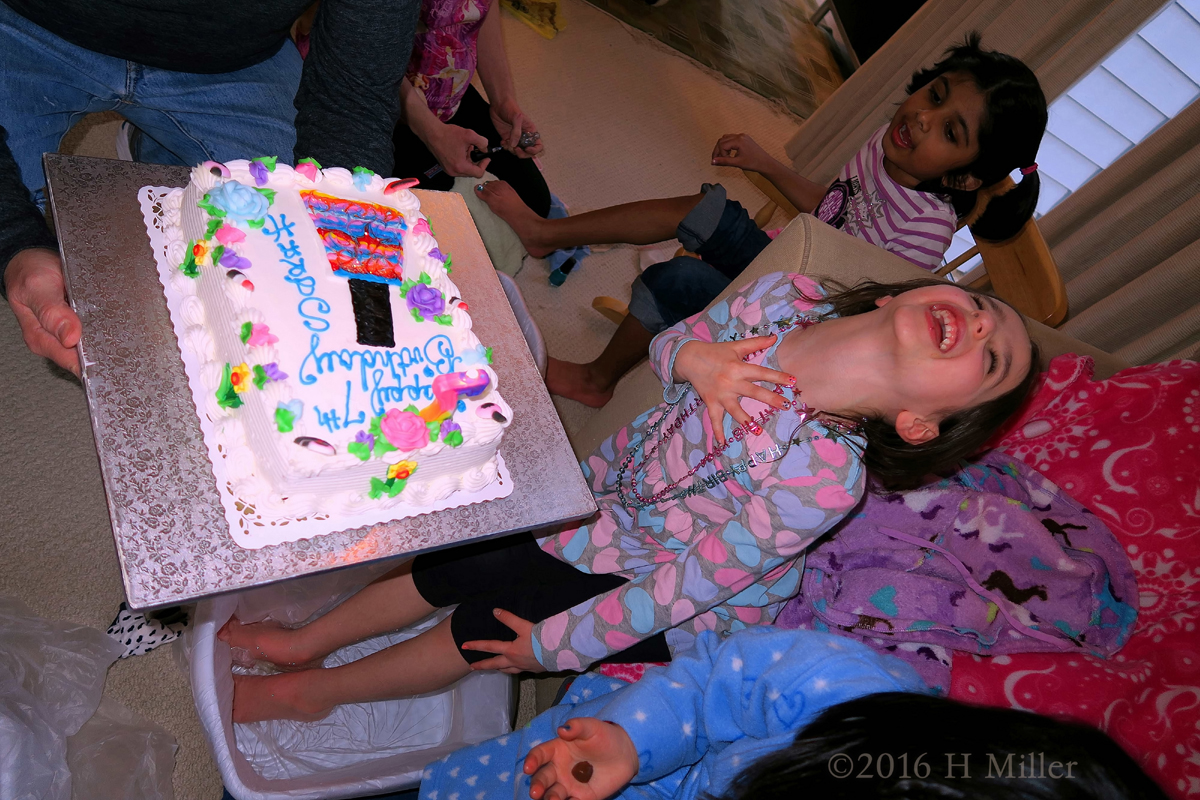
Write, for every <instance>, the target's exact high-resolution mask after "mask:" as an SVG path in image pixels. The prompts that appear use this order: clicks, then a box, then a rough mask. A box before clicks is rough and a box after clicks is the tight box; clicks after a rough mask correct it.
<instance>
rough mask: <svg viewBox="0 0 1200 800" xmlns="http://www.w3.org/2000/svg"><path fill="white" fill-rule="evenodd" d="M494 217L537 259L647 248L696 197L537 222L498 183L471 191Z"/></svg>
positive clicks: (670, 234) (669, 233) (670, 231)
mask: <svg viewBox="0 0 1200 800" xmlns="http://www.w3.org/2000/svg"><path fill="white" fill-rule="evenodd" d="M475 194H476V195H478V196H479V198H480V199H481V200H483V202H485V203H487V204H488V207H489V208H490V209H492V211H494V212H495V214H496V216H498V217H500V219H502V220H504V221H505V222H507V223H508V224H509V226H510V227H511V228H512V229H513V230H514V231H516V234H517V236H518V237H519V238H520V239H521V244H523V245H525V249H526V250H527V251H529V255H531V256H533V257H535V258H542V257H544V256H547V255H549V254H550V253H552V252H554V251H555V250H561V249H562V248H564V247H577V246H579V245H585V244H615V243H622V242H623V243H627V244H653V243H654V242H661V241H663V240H665V239H671V238H674V236H675V229H676V228H678V227H679V223H680V222H683V218H684V217H686V216H687V215H688V212H689V211H691V210H692V209H693V208H695V207H696V204H697V203H699V202H700V199H701V198H702V197H704V195H702V194H696V195H690V196H687V197H670V198H665V199H662V200H640V201H638V202H636V203H625V204H624V205H619V206H610V207H609V208H601V209H597V210H596V211H588V212H587V213H584V214H576V215H574V216H570V217H563V218H562V219H542V218H541V217H539V216H538V215H537V214H535V213H534V212H533V209H531V208H530V207H529V206H527V205H525V203H524V202H522V201H521V198H520V197H518V196H517V193H516V192H515V191H513V188H512V187H511V186H509V185H508V184H507V183H505V182H504V181H490V182H488V183H485V184H483V188H482V189H479V188H476V190H475Z"/></svg>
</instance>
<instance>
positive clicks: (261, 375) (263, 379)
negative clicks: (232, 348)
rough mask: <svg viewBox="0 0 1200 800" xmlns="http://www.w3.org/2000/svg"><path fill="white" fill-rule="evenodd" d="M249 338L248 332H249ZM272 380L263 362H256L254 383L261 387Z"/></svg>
mask: <svg viewBox="0 0 1200 800" xmlns="http://www.w3.org/2000/svg"><path fill="white" fill-rule="evenodd" d="M246 324H247V325H249V324H250V323H248V322H247V323H246ZM243 330H244V326H243ZM247 338H249V335H248V334H247ZM243 341H244V340H243ZM270 382H271V379H270V378H268V377H267V371H266V370H265V369H263V368H262V365H261V364H255V365H254V385H255V386H256V387H258V388H259V389H261V388H263V387H264V386H266V385H267V384H268V383H270Z"/></svg>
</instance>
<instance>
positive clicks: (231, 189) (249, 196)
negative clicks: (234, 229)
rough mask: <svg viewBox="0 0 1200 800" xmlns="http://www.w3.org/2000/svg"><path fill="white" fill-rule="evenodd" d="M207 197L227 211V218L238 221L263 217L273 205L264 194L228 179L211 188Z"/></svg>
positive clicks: (209, 200)
mask: <svg viewBox="0 0 1200 800" xmlns="http://www.w3.org/2000/svg"><path fill="white" fill-rule="evenodd" d="M205 197H207V198H208V202H210V203H212V204H213V205H214V206H216V207H217V208H219V209H221V210H222V211H224V212H225V217H226V219H231V220H234V221H236V222H248V221H250V220H252V219H262V217H263V215H264V214H266V213H267V209H268V208H270V207H271V201H269V200H267V198H266V196H265V195H264V194H262V193H261V192H257V191H255V190H254V189H251V188H250V187H249V186H245V185H243V184H240V183H238V182H237V181H226V182H225V183H222V184H221V185H220V186H218V187H216V188H214V189H211V190H209V193H208V194H207V195H205Z"/></svg>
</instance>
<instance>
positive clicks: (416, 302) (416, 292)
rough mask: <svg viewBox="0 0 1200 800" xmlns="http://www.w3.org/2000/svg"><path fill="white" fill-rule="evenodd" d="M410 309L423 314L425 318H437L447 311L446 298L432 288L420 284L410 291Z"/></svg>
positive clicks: (408, 298)
mask: <svg viewBox="0 0 1200 800" xmlns="http://www.w3.org/2000/svg"><path fill="white" fill-rule="evenodd" d="M407 300H408V307H409V308H410V309H414V308H415V309H416V310H417V311H420V312H421V316H423V317H436V316H437V315H438V314H441V313H442V312H443V311H445V310H446V298H444V297H442V293H441V292H439V291H438V290H437V289H434V288H433V287H432V286H429V285H428V284H424V283H418V284H417V285H416V286H414V287H412V288H411V289H409V290H408V297H407Z"/></svg>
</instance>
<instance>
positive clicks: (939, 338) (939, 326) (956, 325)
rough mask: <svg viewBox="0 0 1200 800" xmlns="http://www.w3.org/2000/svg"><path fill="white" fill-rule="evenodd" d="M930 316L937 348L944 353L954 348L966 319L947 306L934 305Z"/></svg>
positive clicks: (930, 310)
mask: <svg viewBox="0 0 1200 800" xmlns="http://www.w3.org/2000/svg"><path fill="white" fill-rule="evenodd" d="M929 318H930V321H931V326H930V332H931V333H932V335H933V341H934V343H935V344H936V345H937V349H938V350H940V351H941V352H943V353H948V352H950V351H951V350H953V349H954V345H956V344H958V339H959V336H960V335H961V334H962V329H963V322H964V320H963V319H962V317H961V315H960V314H958V313H957V312H955V311H954V310H953V309H951V308H948V307H946V306H933V307H931V308H930V309H929Z"/></svg>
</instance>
